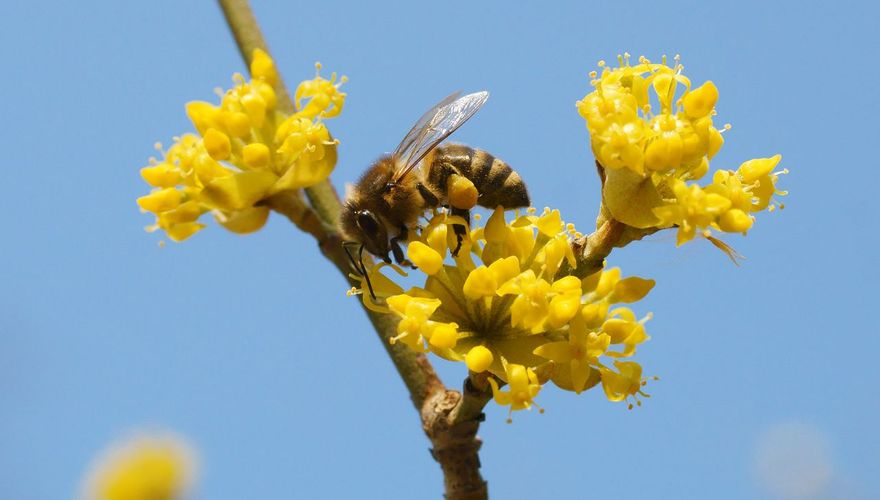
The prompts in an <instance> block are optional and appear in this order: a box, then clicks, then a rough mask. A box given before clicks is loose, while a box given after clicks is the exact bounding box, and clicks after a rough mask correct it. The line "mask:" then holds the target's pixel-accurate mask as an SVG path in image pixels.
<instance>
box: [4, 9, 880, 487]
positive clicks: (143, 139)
mask: <svg viewBox="0 0 880 500" xmlns="http://www.w3.org/2000/svg"><path fill="white" fill-rule="evenodd" d="M255 3H256V5H255V9H256V12H257V15H258V17H259V19H260V21H261V23H262V25H263V28H264V30H265V34H266V36H267V39H268V40H269V44H270V47H271V49H272V51H273V55H274V56H275V59H276V62H277V65H278V67H279V69H280V71H281V72H282V73H283V75H284V76H285V78H286V80H287V81H288V83H295V82H296V81H299V80H301V79H304V78H309V77H311V76H312V74H313V64H314V62H315V61H316V60H320V61H322V62H323V64H324V67H325V68H326V70H328V71H338V72H340V73H343V74H346V75H348V76H349V78H350V81H349V82H348V83H347V84H346V85H345V90H346V91H347V92H348V95H349V97H348V101H347V102H346V107H345V111H344V113H343V114H342V116H341V117H339V118H337V119H335V120H334V121H333V122H331V124H330V126H331V129H332V131H333V133H334V135H335V136H336V137H338V138H340V140H341V141H342V144H341V145H340V150H339V151H340V162H339V165H338V167H337V170H336V172H335V173H334V174H333V180H334V182H335V183H336V185H337V186H338V187H341V186H342V185H343V184H344V183H345V182H349V181H352V180H353V179H355V178H356V176H357V175H358V174H359V173H360V172H361V170H362V169H364V168H365V167H366V166H367V165H369V164H370V162H371V161H372V160H373V159H375V158H376V157H377V156H378V155H380V154H381V153H383V152H385V151H388V150H390V149H392V148H393V147H394V146H395V145H396V144H397V142H398V141H399V140H400V138H401V136H402V134H403V133H404V132H405V131H406V130H407V129H408V127H409V126H410V125H411V123H412V122H413V120H414V119H415V118H416V117H418V116H419V115H420V114H421V113H422V112H423V111H424V110H425V109H426V108H427V107H428V106H429V105H430V104H431V103H433V102H436V101H437V100H438V99H439V98H440V97H442V96H444V95H447V94H448V93H449V92H451V91H452V90H455V89H464V90H466V91H475V90H480V89H487V90H489V91H490V92H491V93H492V96H491V98H490V100H489V102H488V104H487V105H486V106H485V107H484V108H483V110H481V112H480V113H479V115H477V117H475V118H474V119H473V120H472V121H471V122H469V123H468V125H467V126H466V127H464V128H462V129H461V130H460V131H459V132H458V133H457V134H456V139H457V140H460V141H463V142H467V143H469V144H472V145H479V146H480V147H482V148H485V149H487V150H489V151H491V152H493V153H495V154H496V155H498V156H500V157H502V158H504V159H505V160H506V161H508V162H509V163H510V164H511V165H513V166H514V167H515V168H516V169H517V171H519V172H520V173H521V174H522V176H523V177H524V179H525V180H526V182H527V183H528V185H529V189H530V192H531V194H532V199H533V202H534V203H535V204H536V205H537V206H539V207H541V206H544V205H552V206H554V207H557V208H559V209H560V210H561V211H562V213H563V215H564V217H565V218H566V220H570V221H572V222H575V223H576V224H578V226H579V227H581V228H584V229H586V228H588V227H589V225H590V223H591V220H592V219H593V217H594V213H595V208H596V206H597V205H598V182H597V180H596V179H595V178H594V176H593V172H592V156H591V154H590V151H589V145H588V140H587V135H586V130H585V127H584V123H583V120H582V119H581V118H580V117H579V116H578V114H577V112H576V110H575V108H574V102H575V101H576V100H577V99H580V98H582V97H583V96H584V95H585V94H586V93H587V92H588V91H589V83H588V77H587V73H588V72H589V71H590V70H591V69H593V68H594V66H595V63H596V61H598V60H599V59H606V60H609V61H613V60H614V57H615V55H616V54H618V53H621V52H623V51H628V52H630V53H632V54H634V55H638V54H644V55H646V56H648V57H649V58H652V59H659V56H660V55H662V54H668V55H670V56H671V55H674V54H681V55H682V58H683V62H684V64H685V68H686V73H687V74H688V76H690V77H691V78H692V79H693V80H694V81H696V82H702V81H704V80H706V79H712V80H713V81H714V82H715V84H716V85H717V86H718V88H719V90H720V96H721V97H720V100H719V102H718V106H717V109H718V112H719V117H718V120H717V121H718V123H724V122H730V123H732V124H733V129H732V130H731V131H730V132H729V133H727V134H726V136H725V137H726V140H727V143H726V145H725V147H724V149H723V150H722V152H721V153H720V154H719V156H718V157H717V159H716V160H715V161H714V162H713V164H714V165H717V166H720V167H727V168H735V167H736V166H738V165H739V163H740V162H741V161H743V160H746V159H748V158H753V157H760V156H769V155H772V154H775V153H782V155H783V166H785V167H787V168H789V169H790V170H791V174H790V175H788V176H786V177H785V178H784V179H783V180H782V186H783V188H785V189H789V190H790V191H791V194H790V196H789V197H788V198H787V199H786V204H787V208H786V209H785V210H784V211H782V212H777V213H774V214H761V216H759V219H758V222H757V224H756V226H755V228H754V229H753V230H752V231H751V232H750V234H749V236H748V237H747V238H739V237H733V238H729V240H728V241H729V242H730V243H731V244H733V245H734V246H735V247H736V248H737V250H738V251H739V252H740V253H742V254H744V255H746V256H747V260H746V261H745V262H744V263H743V264H742V265H741V266H740V267H735V266H733V265H731V264H730V263H729V262H728V261H727V260H726V258H725V257H724V256H723V255H721V254H720V253H719V252H718V251H716V250H714V249H713V248H712V247H711V246H710V245H708V244H704V243H700V242H695V243H692V244H688V245H686V246H684V247H682V248H679V249H676V248H675V247H674V236H672V235H671V234H661V235H658V236H656V237H654V238H651V239H650V240H649V241H646V242H643V243H639V244H634V245H631V246H629V247H627V248H625V249H623V250H620V251H616V252H615V253H614V254H613V255H612V256H611V258H610V260H609V264H611V265H615V266H621V267H622V268H623V269H624V273H625V274H636V275H640V276H646V277H651V278H654V279H656V280H657V283H658V284H657V287H656V288H655V289H654V291H653V292H652V293H651V295H649V297H648V298H647V299H646V300H645V301H644V304H643V306H642V309H641V310H642V311H647V310H650V311H653V313H654V319H653V320H652V321H651V322H650V323H649V333H650V334H651V335H652V339H651V341H650V342H648V343H647V344H645V345H643V346H642V347H640V350H639V354H638V358H637V359H638V360H639V361H640V362H641V363H642V364H643V365H644V366H645V369H646V371H647V372H648V373H650V374H656V375H659V376H660V377H661V379H662V380H661V381H660V382H657V383H654V384H652V385H651V387H650V392H651V393H652V395H653V397H652V398H651V399H650V400H649V401H647V403H646V405H645V406H643V407H642V408H640V409H638V410H636V411H627V410H626V408H625V407H624V406H623V405H619V404H618V405H615V404H611V403H609V402H607V401H605V400H604V397H603V396H602V394H601V393H600V392H598V391H590V392H588V393H586V394H583V395H581V396H574V395H572V394H570V393H563V392H562V391H558V390H554V389H553V388H550V387H548V388H547V389H545V390H544V391H543V392H542V394H541V395H540V403H541V404H542V406H544V407H545V408H546V409H547V412H546V413H545V414H544V415H539V414H537V413H521V414H517V415H516V418H515V422H514V424H512V425H508V424H506V423H505V422H504V420H505V417H506V410H505V409H502V408H499V407H497V406H490V407H489V409H488V415H487V421H486V423H485V424H484V425H483V426H482V428H481V436H482V437H483V439H484V441H485V444H484V446H483V451H482V460H483V471H484V474H485V476H486V478H487V479H488V480H489V482H490V490H491V492H492V494H493V496H494V498H530V497H531V498H559V497H565V498H582V497H583V498H587V497H595V498H600V497H609V496H612V495H613V496H614V497H615V498H617V499H631V498H632V499H635V498H683V499H687V498H718V499H728V498H729V499H740V498H768V499H769V498H787V497H786V496H785V494H786V493H785V492H787V491H788V492H791V491H793V490H787V489H785V487H784V486H780V485H779V484H778V483H779V481H778V480H779V479H780V478H782V479H785V477H787V476H786V474H794V475H798V474H801V475H806V476H808V475H810V473H811V471H815V470H816V469H817V468H818V469H821V470H822V471H824V473H827V477H828V480H827V482H826V483H825V486H824V488H819V489H818V490H817V491H818V493H817V494H816V495H814V496H813V497H811V498H823V499H832V498H835V499H836V498H856V499H862V498H864V499H867V498H877V497H878V496H880V479H878V476H877V474H876V471H877V470H878V469H880V455H878V452H877V450H878V449H880V437H878V434H877V432H876V422H877V421H878V420H880V400H878V399H877V397H876V392H877V390H876V388H875V387H873V383H875V382H876V381H877V380H878V369H877V365H876V359H875V358H874V356H875V355H876V353H877V351H878V348H880V340H878V335H877V333H878V332H877V327H876V320H875V318H873V312H874V311H875V310H876V302H877V295H878V294H877V293H876V291H875V283H877V282H878V280H880V272H878V266H877V263H878V259H877V250H876V248H877V245H878V243H880V242H878V234H880V232H878V229H880V227H878V222H877V219H878V212H877V208H876V203H875V201H874V200H875V198H876V187H875V185H874V183H873V182H872V181H871V177H870V175H871V174H872V173H873V169H874V168H876V167H877V160H876V157H875V155H874V154H873V153H872V150H871V149H870V147H871V146H870V145H871V144H874V143H876V140H875V135H876V119H877V116H880V113H878V112H880V105H878V102H880V100H878V96H877V94H878V93H877V90H876V88H877V82H878V80H880V70H878V65H877V64H875V63H873V62H872V61H871V57H872V56H873V55H874V52H875V50H876V47H877V46H878V37H877V35H876V27H875V26H874V23H875V20H876V19H877V18H878V12H877V7H876V6H875V5H874V4H872V3H870V2H851V3H847V2H838V3H837V4H835V5H834V6H832V5H830V4H828V3H818V2H796V3H795V2H778V3H769V2H752V1H741V2H725V3H716V2H644V3H640V2H617V3H610V2H609V3H601V4H600V3H596V4H593V5H591V4H587V3H586V2H571V3H566V2H561V3H556V4H554V6H553V7H547V6H543V7H538V6H534V7H528V6H514V5H513V4H511V3H508V2H504V3H502V2H482V3H479V4H476V3H471V2H445V3H443V4H440V3H435V4H429V5H418V4H413V3H411V2H410V3H402V2H401V3H393V4H386V5H375V4H374V3H366V2H363V3H340V4H334V5H331V4H329V3H328V4H316V3H310V4H301V5H296V4H294V3H292V2H255ZM0 51H2V52H3V54H2V55H3V60H4V61H6V63H7V70H6V73H5V77H4V78H3V79H2V80H0V89H2V90H3V96H4V99H3V108H2V109H3V120H2V121H0V124H2V125H0V127H2V135H0V137H2V139H0V140H2V144H3V146H4V151H5V152H6V156H5V158H4V159H3V160H2V162H0V164H2V168H3V179H4V189H3V196H0V208H2V210H3V213H5V214H6V217H5V225H4V226H5V227H4V232H3V237H2V245H0V259H2V262H3V264H2V267H0V269H2V272H0V496H3V497H4V498H15V499H28V500H30V499H55V498H64V497H69V496H70V495H71V494H72V492H74V491H75V490H76V489H77V487H78V484H79V481H80V478H81V476H82V474H83V473H84V471H85V469H86V466H87V464H88V462H89V460H91V458H92V457H93V456H94V455H95V454H96V453H98V452H99V450H101V449H102V448H103V447H104V446H105V445H106V444H108V443H109V442H111V441H112V440H114V439H116V438H117V437H119V436H121V435H124V434H126V433H127V432H128V431H130V430H132V429H171V430H173V431H175V432H177V433H179V434H182V435H185V436H187V437H188V438H189V439H190V440H191V442H192V443H193V445H194V446H195V447H196V448H197V449H198V452H199V455H200V457H201V460H200V463H201V471H202V472H201V475H200V479H199V489H198V494H197V498H206V499H207V498H210V499H221V500H222V499H240V498H316V497H327V498H356V497H357V498H379V497H381V498H413V497H422V496H423V497H426V498H439V497H440V488H441V477H440V473H439V469H438V467H437V466H436V465H435V464H434V463H433V462H432V460H431V458H430V456H429V454H428V452H427V448H428V442H427V440H426V439H425V438H424V436H423V435H422V434H421V430H420V428H419V422H418V420H417V415H416V413H415V412H414V411H413V409H412V407H411V404H410V402H409V399H408V397H407V395H406V393H405V390H404V387H403V385H402V383H401V382H400V381H399V379H397V378H396V374H395V372H394V369H393V367H392V365H391V363H390V362H389V361H388V359H387V358H386V355H385V353H384V351H383V349H382V346H381V345H380V344H379V341H378V340H377V338H376V337H375V334H374V333H373V332H372V331H371V330H370V328H369V325H368V322H367V321H366V318H365V316H364V314H363V313H362V312H361V310H360V309H359V307H358V306H357V304H355V302H354V301H353V299H347V298H346V297H345V294H344V292H345V289H346V284H345V283H344V281H343V280H342V279H341V278H340V277H339V276H338V274H337V273H336V271H335V270H334V269H333V268H332V267H331V266H330V265H329V264H328V263H326V262H325V261H323V260H322V259H321V257H320V256H319V255H318V252H317V251H316V248H315V246H314V244H313V242H312V240H311V239H310V238H309V237H307V236H305V235H303V234H300V233H298V232H296V231H295V230H294V229H293V228H292V227H291V226H290V225H289V224H287V223H285V222H284V221H283V220H282V219H281V218H280V217H274V218H273V219H272V220H271V221H270V223H269V224H268V225H267V227H266V228H264V229H263V230H262V231H260V232H259V233H257V234H254V235H251V236H247V237H238V236H234V235H232V234H230V233H228V232H226V231H223V230H221V229H220V228H218V227H216V226H212V227H210V228H209V229H208V230H206V231H203V232H202V233H199V234H198V235H196V236H195V237H194V238H192V239H191V240H190V241H187V242H186V243H184V244H180V245H168V247H166V248H164V249H163V248H159V246H158V245H157V241H158V238H157V237H156V235H149V234H146V233H145V232H143V226H145V225H147V224H149V223H150V218H149V217H148V216H145V215H142V214H140V213H139V212H138V210H137V207H136V205H135V203H134V200H135V198H136V197H138V196H140V195H142V194H144V193H146V191H147V187H146V185H145V184H144V183H143V182H142V180H141V179H140V177H139V175H138V169H139V168H140V167H141V166H143V165H144V164H145V162H146V159H147V158H148V157H149V156H150V155H152V154H154V151H153V149H152V145H153V143H154V142H155V141H162V142H165V143H166V144H167V143H169V142H170V139H171V137H172V136H174V135H178V134H180V133H183V132H186V131H189V130H191V129H190V126H189V124H188V122H187V119H186V115H185V114H184V110H183V105H184V103H185V102H187V101H189V100H196V99H198V100H207V99H211V98H212V97H213V93H212V89H213V88H214V87H217V86H223V87H228V86H229V84H230V75H231V74H232V73H233V72H234V71H243V70H244V66H243V64H242V62H241V61H240V59H239V55H238V52H237V50H236V48H235V46H234V44H233V42H232V39H231V37H230V35H229V33H228V30H227V28H226V26H225V24H224V21H223V18H222V15H221V14H220V11H219V9H218V8H217V6H216V5H215V4H214V3H213V2H173V1H154V2H78V3H61V2H57V3H54V4H51V3H50V4H41V3H37V2H18V3H11V2H10V3H8V5H4V16H3V18H2V19H0ZM437 367H438V369H439V370H440V372H441V374H442V375H443V377H444V378H445V380H446V381H447V382H448V383H449V384H450V385H458V384H459V383H460V379H461V378H462V377H463V375H464V373H463V371H462V366H460V365H450V364H447V363H444V362H438V363H437ZM804 457H806V458H804ZM807 458H809V460H807ZM797 460H802V461H803V462H804V464H802V466H801V465H799V463H800V462H798V461H797ZM766 464H771V465H770V466H768V465H766ZM774 464H775V465H774ZM817 464H818V465H817ZM762 467H763V468H762ZM767 467H770V470H771V472H770V473H769V475H768V473H767ZM774 467H776V468H777V469H778V470H777V469H774ZM786 467H788V469H785V468H786ZM799 467H800V468H799ZM786 470H788V472H786ZM790 470H794V472H791V471H790ZM774 471H775V472H774ZM805 471H806V472H805ZM774 481H775V482H774Z"/></svg>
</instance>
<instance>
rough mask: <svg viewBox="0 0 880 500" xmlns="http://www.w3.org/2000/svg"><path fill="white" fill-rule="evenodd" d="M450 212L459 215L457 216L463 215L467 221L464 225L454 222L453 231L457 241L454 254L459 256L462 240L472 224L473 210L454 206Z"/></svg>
mask: <svg viewBox="0 0 880 500" xmlns="http://www.w3.org/2000/svg"><path fill="white" fill-rule="evenodd" d="M450 213H451V214H452V215H457V216H459V217H461V218H462V219H464V221H465V222H466V223H467V225H464V226H463V225H461V224H454V225H453V226H452V231H453V232H454V233H455V241H456V244H455V250H453V251H452V256H453V257H458V251H459V250H461V242H462V240H463V239H464V237H465V235H466V234H467V232H468V228H469V227H470V225H471V211H470V210H465V209H463V208H455V207H452V208H451V209H450Z"/></svg>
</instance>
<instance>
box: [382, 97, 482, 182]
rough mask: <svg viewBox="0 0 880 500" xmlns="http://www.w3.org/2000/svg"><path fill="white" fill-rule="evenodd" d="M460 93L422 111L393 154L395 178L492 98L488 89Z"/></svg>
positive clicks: (418, 160) (408, 170)
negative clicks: (422, 113)
mask: <svg viewBox="0 0 880 500" xmlns="http://www.w3.org/2000/svg"><path fill="white" fill-rule="evenodd" d="M459 94H460V92H456V93H454V94H452V95H450V96H449V97H447V98H446V99H443V100H442V101H440V102H439V103H437V105H435V106H434V107H433V108H431V109H430V110H428V112H427V113H425V114H424V115H422V117H421V118H419V121H417V122H416V124H415V125H414V126H413V128H412V130H410V131H409V133H407V134H406V137H404V138H403V140H402V141H401V142H400V145H399V146H397V149H396V150H395V151H394V154H393V155H392V156H393V157H394V160H395V162H397V165H398V171H397V173H396V174H395V175H394V182H398V181H400V179H402V178H403V177H404V176H405V175H406V174H408V173H409V172H411V171H412V169H413V168H415V167H416V166H417V165H418V164H419V162H420V161H422V158H424V157H425V155H427V154H428V153H429V152H430V151H431V150H432V149H434V148H435V147H436V146H437V145H438V144H440V143H441V142H442V141H443V139H446V138H447V137H449V135H450V134H452V133H453V132H455V130H456V129H458V127H461V126H462V125H463V124H464V122H466V121H468V120H469V119H470V118H471V117H472V116H474V113H476V112H477V111H478V110H479V109H480V108H481V107H483V104H485V103H486V100H487V99H489V93H488V92H486V91H483V92H476V93H473V94H468V95H466V96H463V97H458V96H459Z"/></svg>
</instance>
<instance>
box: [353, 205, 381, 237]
mask: <svg viewBox="0 0 880 500" xmlns="http://www.w3.org/2000/svg"><path fill="white" fill-rule="evenodd" d="M357 225H358V227H359V228H361V230H362V231H363V232H365V233H367V234H376V233H377V232H379V221H377V220H376V216H375V215H373V212H370V211H369V210H361V211H359V212H358V213H357Z"/></svg>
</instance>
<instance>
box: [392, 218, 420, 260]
mask: <svg viewBox="0 0 880 500" xmlns="http://www.w3.org/2000/svg"><path fill="white" fill-rule="evenodd" d="M408 236H409V228H407V227H406V226H400V232H399V233H398V234H397V236H395V237H393V238H391V253H393V254H394V261H395V262H397V263H398V264H400V265H401V266H407V267H411V268H413V269H415V268H416V266H414V265H413V263H412V262H410V261H408V260H406V257H404V256H403V249H402V248H400V242H401V241H406V240H407V238H408Z"/></svg>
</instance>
